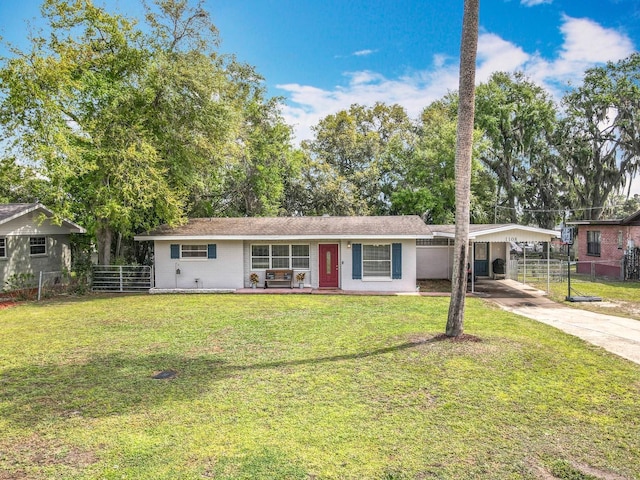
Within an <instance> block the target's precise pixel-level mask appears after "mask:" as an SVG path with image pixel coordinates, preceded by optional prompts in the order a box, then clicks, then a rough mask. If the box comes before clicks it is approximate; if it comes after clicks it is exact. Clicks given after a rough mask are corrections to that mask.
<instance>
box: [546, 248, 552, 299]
mask: <svg viewBox="0 0 640 480" xmlns="http://www.w3.org/2000/svg"><path fill="white" fill-rule="evenodd" d="M550 263H551V239H549V241H548V242H547V293H549V292H550V291H551V285H550V282H551V280H550V278H551V267H550Z"/></svg>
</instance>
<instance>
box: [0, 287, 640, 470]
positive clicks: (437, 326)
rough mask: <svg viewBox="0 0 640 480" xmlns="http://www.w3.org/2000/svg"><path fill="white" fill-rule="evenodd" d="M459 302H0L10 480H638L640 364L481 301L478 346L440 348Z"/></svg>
mask: <svg viewBox="0 0 640 480" xmlns="http://www.w3.org/2000/svg"><path fill="white" fill-rule="evenodd" d="M447 306H448V299H447V298H430V297H363V296H357V297H349V296H315V295H282V296H278V295H255V296H252V295H191V296H179V295H166V296H122V297H113V298H87V299H80V300H76V301H66V302H49V303H44V304H40V305H38V304H23V305H21V306H18V307H13V308H8V309H4V310H0V431H1V432H2V435H1V436H0V479H3V480H4V479H8V478H27V479H39V478H43V479H44V478H81V479H95V478H101V479H102V478H104V479H112V478H113V479H115V478H118V479H121V478H129V479H207V478H216V479H305V480H309V479H348V478H353V479H427V478H486V479H496V478H498V479H499V478H514V479H515V478H530V479H534V478H544V475H549V474H554V475H555V476H556V477H558V478H567V479H568V478H584V479H586V478H599V476H600V475H606V474H610V475H618V476H623V477H624V478H640V467H639V465H640V435H639V434H638V432H639V431H640V402H639V401H638V398H640V366H638V365H635V364H632V363H630V362H627V361H625V360H622V359H619V358H617V357H615V356H613V355H611V354H608V353H606V352H604V351H603V350H601V349H599V348H596V347H592V346H590V345H587V344H585V343H583V342H582V341H580V340H578V339H576V338H573V337H570V336H567V335H564V334H562V333H560V332H559V331H557V330H555V329H552V328H551V327H548V326H546V325H543V324H538V323H536V322H533V321H530V320H527V319H524V318H520V317H517V316H514V315H512V314H509V313H507V312H504V311H502V310H499V309H497V308H494V307H492V306H490V305H488V304H485V303H483V301H482V300H478V299H468V301H467V314H466V332H467V333H469V334H473V335H475V336H477V337H479V339H480V340H481V341H479V342H475V341H466V342H450V341H439V340H438V339H437V338H435V337H436V335H438V334H439V333H440V332H442V331H443V330H444V324H445V321H446V312H447ZM169 369H171V370H174V371H176V372H177V376H176V377H175V378H173V379H169V380H154V379H152V378H151V377H152V376H153V375H154V374H155V373H158V372H159V371H163V370H169ZM547 478H553V477H547ZM603 478H604V477H603ZM611 478H615V477H611Z"/></svg>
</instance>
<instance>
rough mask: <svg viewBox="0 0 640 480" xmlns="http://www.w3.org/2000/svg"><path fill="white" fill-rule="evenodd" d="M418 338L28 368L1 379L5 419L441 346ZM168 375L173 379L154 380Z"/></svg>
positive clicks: (97, 358) (152, 399)
mask: <svg viewBox="0 0 640 480" xmlns="http://www.w3.org/2000/svg"><path fill="white" fill-rule="evenodd" d="M440 340H441V338H439V337H433V338H427V339H417V340H413V341H408V342H405V343H402V344H399V345H393V346H389V347H383V348H378V349H375V350H370V351H365V352H358V353H351V354H344V355H333V356H324V357H317V358H305V359H299V360H281V361H273V362H263V363H255V364H249V365H232V364H229V363H227V362H224V361H222V360H219V359H216V358H215V357H213V356H200V357H187V356H181V355H174V354H158V353H156V354H148V355H137V356H127V355H124V354H120V353H110V354H105V355H94V356H92V357H90V358H89V360H88V361H85V362H83V363H70V364H53V363H50V364H43V365H27V366H23V367H18V368H14V369H7V370H6V371H5V372H4V373H2V374H0V415H2V417H3V418H5V419H7V420H9V421H11V422H13V423H14V424H16V425H17V426H24V427H34V426H36V425H38V424H40V423H43V422H46V423H51V422H54V423H55V422H59V421H64V420H66V419H69V418H72V417H78V416H80V417H84V418H99V417H105V416H110V415H120V414H126V413H130V412H134V411H136V410H140V411H144V410H145V409H148V408H153V407H154V406H158V405H162V404H164V403H166V402H169V401H176V400H188V399H192V398H197V397H199V396H201V395H203V394H204V393H206V392H207V390H208V389H209V386H210V385H211V384H212V383H214V382H217V381H220V380H223V379H225V378H229V377H231V376H237V375H238V374H242V373H243V372H247V371H255V370H266V369H280V368H289V367H296V366H305V365H315V364H322V363H327V362H341V361H351V360H359V359H365V358H368V357H375V356H378V355H384V354H388V353H393V352H399V351H402V350H407V349H411V348H415V347H418V346H421V345H425V344H428V343H433V342H437V341H440ZM162 370H172V371H174V372H176V375H175V377H173V378H170V379H167V380H156V379H154V378H152V377H153V376H154V375H155V374H157V373H158V372H159V371H162Z"/></svg>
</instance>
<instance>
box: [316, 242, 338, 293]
mask: <svg viewBox="0 0 640 480" xmlns="http://www.w3.org/2000/svg"><path fill="white" fill-rule="evenodd" d="M318 257H319V258H318V263H319V265H318V267H319V268H318V271H319V272H320V275H319V285H318V286H319V287H320V288H338V286H339V283H338V245H337V244H320V245H319V254H318Z"/></svg>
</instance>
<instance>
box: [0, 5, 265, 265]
mask: <svg viewBox="0 0 640 480" xmlns="http://www.w3.org/2000/svg"><path fill="white" fill-rule="evenodd" d="M42 14H43V17H44V18H45V19H46V20H47V21H48V25H49V27H48V35H45V34H40V35H36V36H35V37H34V39H33V41H32V45H31V50H30V51H28V52H21V51H19V50H13V57H12V58H9V59H5V61H4V62H3V63H4V65H3V67H2V68H0V80H1V86H0V89H1V93H2V102H1V104H0V122H1V123H2V124H3V125H4V127H5V129H6V130H7V131H8V132H10V133H11V135H12V138H13V139H14V140H15V141H16V142H17V145H18V146H19V147H20V149H21V154H22V156H23V157H24V158H29V159H33V160H34V161H35V162H37V164H38V165H39V169H40V172H41V174H42V175H43V176H44V177H45V178H47V179H49V181H50V184H51V190H52V192H54V193H55V194H56V203H58V204H59V207H62V206H65V205H66V206H67V209H68V211H69V214H72V213H75V214H76V215H77V216H78V217H79V220H80V221H82V223H83V224H84V225H86V226H87V227H89V229H91V230H92V231H93V232H95V234H96V237H97V243H98V252H99V261H100V263H109V261H110V257H111V245H112V243H113V242H112V239H113V237H114V235H116V234H117V235H131V234H132V233H135V232H136V231H141V230H145V229H149V228H153V227H155V226H157V225H158V224H159V223H170V224H175V223H177V222H180V221H181V220H182V219H183V218H184V215H185V211H186V206H187V204H188V202H195V201H196V199H197V195H201V196H204V195H206V194H207V193H208V192H209V191H210V190H211V185H217V184H220V183H221V180H218V178H219V177H220V176H221V173H220V170H221V168H222V166H223V165H225V161H226V160H227V158H226V157H225V155H226V153H227V152H230V151H234V150H233V148H232V147H234V146H237V145H238V141H239V139H242V140H245V141H246V140H247V139H249V141H251V142H253V141H254V140H255V138H254V137H252V136H251V135H247V134H243V133H242V132H243V128H245V127H246V125H247V124H248V123H249V121H250V120H247V117H248V116H250V115H251V112H252V111H251V107H250V105H251V101H250V100H251V99H255V98H257V97H255V95H252V92H254V91H256V90H259V87H257V84H258V83H259V81H260V80H259V78H258V77H257V76H256V75H255V74H254V72H253V69H252V68H251V67H248V66H245V65H242V64H238V63H237V62H236V61H235V60H234V59H233V58H232V57H224V56H220V55H218V54H217V52H216V46H217V44H218V32H217V29H216V28H215V26H214V25H213V24H212V23H211V21H210V19H209V15H208V13H207V12H206V11H205V10H204V9H203V8H202V2H200V3H198V4H197V5H195V6H191V5H190V4H189V3H188V2H187V0H157V1H156V4H155V6H153V7H151V8H149V9H148V11H147V16H146V19H147V23H148V25H149V30H148V33H145V31H143V30H141V29H139V28H137V27H136V26H135V24H134V23H133V22H131V21H129V20H128V19H126V18H124V17H122V16H119V15H112V14H110V13H108V12H107V11H105V10H104V9H101V8H98V7H96V6H94V5H93V4H92V2H91V1H87V0H74V1H72V2H69V1H66V0H45V2H44V4H43V7H42ZM248 99H250V100H248ZM258 100H260V99H259V98H258ZM258 103H259V102H258ZM255 110H257V111H265V110H266V111H272V109H271V108H270V107H266V108H264V105H256V108H255ZM261 115H262V114H261ZM257 116H260V115H257ZM267 116H268V115H267ZM262 118H263V119H264V118H265V115H262ZM251 119H255V116H254V117H251ZM266 123H268V122H266ZM262 125H265V122H262ZM276 136H277V135H276ZM251 149H253V153H252V155H253V156H254V157H255V156H256V154H255V152H256V151H259V150H262V151H264V149H265V147H264V144H263V146H262V147H259V146H257V145H253V146H251ZM235 151H237V150H235ZM235 158H238V156H236V157H235ZM65 213H67V212H65ZM78 217H76V218H78Z"/></svg>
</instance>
